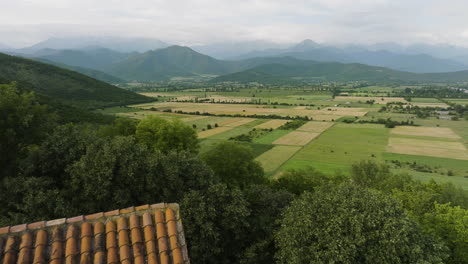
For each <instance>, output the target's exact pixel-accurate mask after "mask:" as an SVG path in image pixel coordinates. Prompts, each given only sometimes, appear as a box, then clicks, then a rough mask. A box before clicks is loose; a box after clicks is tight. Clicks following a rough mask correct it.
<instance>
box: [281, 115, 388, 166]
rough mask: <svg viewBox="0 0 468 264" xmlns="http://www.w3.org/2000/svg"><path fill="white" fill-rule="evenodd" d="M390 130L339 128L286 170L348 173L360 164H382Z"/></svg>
mask: <svg viewBox="0 0 468 264" xmlns="http://www.w3.org/2000/svg"><path fill="white" fill-rule="evenodd" d="M388 136H389V129H388V128H385V127H384V126H383V125H370V124H366V125H361V124H336V125H335V126H333V127H332V128H330V129H328V130H327V131H325V132H324V133H322V134H321V135H320V136H319V137H318V138H316V139H315V140H313V141H312V142H311V143H310V144H309V145H307V146H306V147H305V148H304V149H302V150H301V151H299V152H298V153H297V154H296V155H294V157H292V158H291V159H290V160H289V161H288V162H287V163H286V164H285V165H283V169H297V168H302V167H305V166H311V167H314V168H316V169H318V170H320V171H323V172H326V173H335V172H336V171H347V170H348V169H349V168H350V166H351V165H352V164H353V163H355V162H358V161H361V160H367V159H375V160H382V159H383V153H384V152H385V147H386V145H387V140H388Z"/></svg>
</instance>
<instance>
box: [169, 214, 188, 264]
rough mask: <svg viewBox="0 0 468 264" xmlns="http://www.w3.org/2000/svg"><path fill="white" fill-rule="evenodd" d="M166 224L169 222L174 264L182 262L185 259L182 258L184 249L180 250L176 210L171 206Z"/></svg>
mask: <svg viewBox="0 0 468 264" xmlns="http://www.w3.org/2000/svg"><path fill="white" fill-rule="evenodd" d="M166 224H167V231H168V234H169V241H170V243H171V250H172V260H173V263H174V264H182V263H184V259H183V258H182V251H181V250H180V245H179V242H178V240H177V236H178V233H177V223H176V217H175V214H174V211H172V209H171V208H168V209H166Z"/></svg>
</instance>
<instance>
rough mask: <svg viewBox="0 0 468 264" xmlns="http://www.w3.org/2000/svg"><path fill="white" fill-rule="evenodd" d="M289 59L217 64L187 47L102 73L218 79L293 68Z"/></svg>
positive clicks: (135, 57)
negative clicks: (280, 66)
mask: <svg viewBox="0 0 468 264" xmlns="http://www.w3.org/2000/svg"><path fill="white" fill-rule="evenodd" d="M298 61H299V60H297V59H295V58H292V57H260V58H251V59H246V60H239V61H228V60H218V59H215V58H212V57H210V56H207V55H204V54H201V53H198V52H196V51H194V50H192V49H191V48H189V47H182V46H171V47H168V48H165V49H160V50H154V51H148V52H145V53H142V54H137V55H133V56H130V57H128V58H127V59H125V60H122V61H120V62H118V63H115V64H112V65H111V66H110V67H107V68H105V69H103V71H105V72H107V73H109V74H111V75H114V76H117V77H119V78H122V79H126V80H139V81H160V80H169V79H171V78H173V77H193V76H200V75H222V74H228V73H233V72H238V71H243V70H246V69H249V68H252V67H256V66H259V65H262V64H271V63H278V64H284V65H289V64H297V63H298Z"/></svg>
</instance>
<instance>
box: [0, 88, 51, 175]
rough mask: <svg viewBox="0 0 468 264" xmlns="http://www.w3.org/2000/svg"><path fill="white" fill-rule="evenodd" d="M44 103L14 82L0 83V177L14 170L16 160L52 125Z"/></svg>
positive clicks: (15, 169) (15, 168) (12, 172)
mask: <svg viewBox="0 0 468 264" xmlns="http://www.w3.org/2000/svg"><path fill="white" fill-rule="evenodd" d="M52 123H53V122H52V115H50V114H49V113H48V111H47V106H45V105H41V104H39V103H38V102H37V100H36V97H35V95H34V94H33V93H26V92H21V91H20V90H19V89H18V88H17V87H16V83H11V84H1V85H0V154H1V155H0V179H2V178H4V177H6V176H13V175H16V173H17V163H18V159H19V158H21V157H24V155H26V153H27V149H28V147H30V146H31V145H33V144H37V143H39V142H40V141H41V140H42V139H43V137H44V136H45V135H46V133H47V132H48V131H49V129H50V127H51V126H52Z"/></svg>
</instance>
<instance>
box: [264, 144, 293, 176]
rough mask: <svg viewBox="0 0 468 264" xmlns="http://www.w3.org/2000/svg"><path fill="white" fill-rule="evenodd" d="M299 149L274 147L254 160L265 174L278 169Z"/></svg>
mask: <svg viewBox="0 0 468 264" xmlns="http://www.w3.org/2000/svg"><path fill="white" fill-rule="evenodd" d="M300 148H301V147H296V146H276V147H273V148H272V149H270V150H268V151H267V152H265V153H263V154H262V155H260V156H258V157H257V158H256V160H257V161H258V162H260V164H261V165H262V167H263V169H264V170H265V172H267V173H270V172H273V171H275V170H276V169H278V168H279V167H280V166H281V165H282V164H283V163H284V162H286V161H287V160H288V159H289V158H291V156H293V155H294V153H296V152H297V151H298V150H299V149H300Z"/></svg>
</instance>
